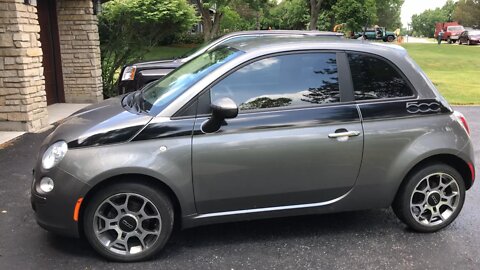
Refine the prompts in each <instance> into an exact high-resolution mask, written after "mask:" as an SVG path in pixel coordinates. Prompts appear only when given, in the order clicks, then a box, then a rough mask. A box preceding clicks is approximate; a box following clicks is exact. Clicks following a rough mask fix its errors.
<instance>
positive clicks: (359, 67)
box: [348, 54, 413, 100]
mask: <svg viewBox="0 0 480 270" xmlns="http://www.w3.org/2000/svg"><path fill="white" fill-rule="evenodd" d="M348 59H349V61H350V70H351V72H352V80H353V86H354V88H355V99H356V100H368V99H379V98H396V97H407V96H412V95H413V91H412V89H411V88H410V86H409V84H408V83H407V82H406V81H405V79H404V77H403V76H402V75H400V73H399V72H398V70H397V69H395V68H394V67H393V66H392V65H391V64H390V63H388V62H386V61H385V60H382V59H380V58H377V57H372V56H368V55H365V54H348Z"/></svg>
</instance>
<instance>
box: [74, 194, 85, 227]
mask: <svg viewBox="0 0 480 270" xmlns="http://www.w3.org/2000/svg"><path fill="white" fill-rule="evenodd" d="M82 201H83V198H79V199H78V200H77V203H76V204H75V210H74V211H73V220H75V221H78V214H79V213H80V206H81V205H82Z"/></svg>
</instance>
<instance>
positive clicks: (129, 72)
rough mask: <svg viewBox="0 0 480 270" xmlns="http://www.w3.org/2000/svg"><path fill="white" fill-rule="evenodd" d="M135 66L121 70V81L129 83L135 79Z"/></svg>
mask: <svg viewBox="0 0 480 270" xmlns="http://www.w3.org/2000/svg"><path fill="white" fill-rule="evenodd" d="M136 70H137V67H136V66H128V67H126V68H125V69H124V70H123V74H122V81H131V80H133V79H134V78H135V71H136Z"/></svg>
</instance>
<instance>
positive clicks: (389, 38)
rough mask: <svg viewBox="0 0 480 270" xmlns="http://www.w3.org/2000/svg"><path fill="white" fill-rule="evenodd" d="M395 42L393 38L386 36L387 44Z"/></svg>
mask: <svg viewBox="0 0 480 270" xmlns="http://www.w3.org/2000/svg"><path fill="white" fill-rule="evenodd" d="M394 40H395V37H394V36H388V37H387V41H388V42H393V41H394Z"/></svg>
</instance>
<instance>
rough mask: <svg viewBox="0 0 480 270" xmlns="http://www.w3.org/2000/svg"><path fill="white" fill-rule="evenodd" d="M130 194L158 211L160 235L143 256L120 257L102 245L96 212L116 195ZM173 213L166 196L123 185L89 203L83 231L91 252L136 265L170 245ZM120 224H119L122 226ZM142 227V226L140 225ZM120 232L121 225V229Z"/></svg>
mask: <svg viewBox="0 0 480 270" xmlns="http://www.w3.org/2000/svg"><path fill="white" fill-rule="evenodd" d="M123 193H131V194H138V195H141V196H143V197H144V198H147V199H148V200H149V201H150V202H151V203H152V204H153V205H154V206H155V207H156V209H157V210H158V213H157V214H159V215H160V217H161V222H159V223H160V225H161V227H160V234H159V235H158V237H157V238H156V240H155V241H154V242H153V244H152V246H150V247H148V248H146V249H145V250H143V251H141V252H140V253H136V254H126V255H121V254H117V253H115V252H112V251H111V250H109V249H108V248H107V247H106V246H105V245H104V244H102V243H101V242H100V240H99V239H98V237H97V236H96V234H95V229H94V226H95V225H94V218H95V217H94V216H95V212H96V211H97V208H98V207H99V206H100V205H102V203H103V202H104V201H105V200H106V199H107V198H110V197H112V196H114V195H116V194H123ZM173 222H174V210H173V206H172V203H171V201H170V199H169V196H167V195H166V194H165V193H164V192H162V191H161V190H158V189H155V188H152V187H151V186H150V187H149V186H146V185H143V184H139V183H131V182H123V183H119V184H115V185H111V186H106V187H105V188H103V189H101V190H100V191H98V192H97V193H96V194H95V195H94V196H93V197H92V198H91V199H90V200H89V201H88V202H87V206H86V208H85V211H84V214H83V230H84V235H85V238H86V239H87V241H88V242H89V243H90V245H91V246H92V248H93V249H94V250H95V251H97V252H98V253H99V254H100V255H102V256H104V257H105V258H107V259H109V260H112V261H119V262H133V261H141V260H146V259H149V258H151V257H152V256H154V255H155V254H157V253H158V252H159V251H160V250H162V248H163V247H164V246H165V244H166V243H167V241H168V239H169V237H170V235H171V233H172V229H173ZM119 223H120V222H119ZM138 223H140V222H138ZM142 226H143V225H142ZM118 227H119V228H120V224H119V226H118Z"/></svg>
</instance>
